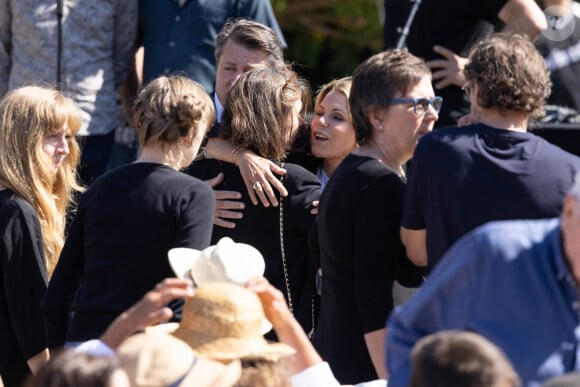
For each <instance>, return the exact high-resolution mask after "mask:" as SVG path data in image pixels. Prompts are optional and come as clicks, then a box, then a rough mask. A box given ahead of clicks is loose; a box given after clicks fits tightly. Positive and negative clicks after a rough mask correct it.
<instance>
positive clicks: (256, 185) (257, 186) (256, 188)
mask: <svg viewBox="0 0 580 387" xmlns="http://www.w3.org/2000/svg"><path fill="white" fill-rule="evenodd" d="M252 189H253V190H254V191H256V192H261V191H262V184H260V182H259V181H257V182H255V183H254V184H253V185H252Z"/></svg>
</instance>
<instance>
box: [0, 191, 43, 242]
mask: <svg viewBox="0 0 580 387" xmlns="http://www.w3.org/2000/svg"><path fill="white" fill-rule="evenodd" d="M23 224H28V225H29V227H33V228H35V227H36V228H39V227H40V223H39V221H38V216H37V215H36V211H34V208H33V207H32V205H31V204H30V203H28V201H26V200H24V199H23V198H21V197H20V196H18V195H17V194H15V193H14V192H13V191H12V190H10V189H5V190H2V191H0V229H2V230H3V231H5V230H6V228H7V227H9V226H10V225H12V226H13V227H17V228H18V227H22V225H23ZM39 232H40V231H39Z"/></svg>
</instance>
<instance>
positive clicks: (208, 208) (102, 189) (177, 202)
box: [45, 163, 215, 346]
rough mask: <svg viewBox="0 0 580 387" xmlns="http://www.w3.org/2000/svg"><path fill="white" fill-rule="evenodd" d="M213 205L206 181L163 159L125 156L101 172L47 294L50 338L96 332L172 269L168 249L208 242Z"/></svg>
mask: <svg viewBox="0 0 580 387" xmlns="http://www.w3.org/2000/svg"><path fill="white" fill-rule="evenodd" d="M214 208H215V197H214V193H213V190H212V189H211V187H209V185H207V184H206V183H204V182H202V181H200V180H198V179H195V178H192V177H191V176H188V175H187V174H185V173H182V172H178V171H176V170H174V169H172V168H170V167H167V166H164V165H160V164H153V163H134V164H128V165H124V166H121V167H119V168H117V169H114V170H112V171H110V172H108V173H107V174H105V175H104V176H102V177H100V178H99V179H97V180H96V181H95V182H94V183H93V184H92V185H91V187H90V188H89V189H88V190H87V191H86V192H85V193H84V194H83V196H82V198H81V200H80V203H79V209H78V213H77V216H76V217H75V219H74V221H73V223H72V224H71V227H70V233H69V236H68V238H67V240H66V243H65V246H64V249H63V252H62V254H61V257H60V260H59V262H58V265H57V267H56V270H55V273H54V275H53V277H52V279H51V281H50V284H49V288H48V292H47V295H46V298H45V309H46V310H45V312H46V317H47V321H48V328H49V339H50V343H51V346H55V345H62V344H63V341H64V340H65V333H66V340H67V341H85V340H88V339H93V338H97V337H99V336H100V335H101V334H102V333H103V331H104V330H105V329H106V328H107V326H108V325H109V324H110V323H111V322H112V321H113V319H115V317H116V316H117V315H118V314H119V313H121V312H122V311H124V310H125V309H127V308H128V307H130V306H131V305H133V304H134V303H135V302H136V301H138V300H139V299H140V298H141V297H142V296H143V295H144V294H145V293H146V292H147V291H149V290H151V289H152V288H153V287H154V286H155V285H156V284H157V283H158V282H159V281H161V280H162V279H164V278H167V277H174V276H175V275H174V274H173V272H172V270H171V268H170V266H169V262H168V260H167V251H168V250H169V249H171V248H173V247H190V248H194V249H198V250H201V249H204V248H206V247H208V246H209V242H210V236H211V228H212V224H213V215H214ZM79 285H80V286H79ZM77 289H78V294H77V295H76V298H75V300H74V302H73V305H72V311H73V317H72V320H71V321H70V323H69V324H68V332H67V312H68V308H67V305H68V304H69V302H70V301H71V300H72V299H73V297H74V295H75V292H76V291H77ZM179 317H180V316H177V318H179Z"/></svg>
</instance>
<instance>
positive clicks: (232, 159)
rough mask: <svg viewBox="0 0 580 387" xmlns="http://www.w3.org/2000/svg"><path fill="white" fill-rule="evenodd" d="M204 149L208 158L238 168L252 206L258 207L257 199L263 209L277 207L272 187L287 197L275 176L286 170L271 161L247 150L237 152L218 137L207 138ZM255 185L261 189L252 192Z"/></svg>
mask: <svg viewBox="0 0 580 387" xmlns="http://www.w3.org/2000/svg"><path fill="white" fill-rule="evenodd" d="M205 149H206V153H207V155H208V156H209V157H211V158H214V159H218V160H222V161H227V162H229V163H233V164H236V165H237V166H238V167H239V168H240V173H241V174H242V178H243V179H244V183H245V184H246V189H247V190H248V195H249V197H250V200H251V201H252V203H253V204H254V205H258V199H259V200H260V202H261V203H262V205H263V206H264V207H268V206H269V205H270V204H272V205H273V206H277V205H278V199H277V198H276V196H277V195H276V194H275V193H274V190H273V189H272V187H273V188H275V189H276V190H277V191H278V192H280V194H281V195H282V196H287V195H288V192H287V191H286V188H284V185H283V184H282V183H281V182H280V180H279V179H278V177H277V176H276V175H283V174H285V173H286V170H285V169H283V168H281V167H279V166H278V165H276V164H275V163H273V162H272V161H270V160H268V159H265V158H263V157H260V156H258V155H256V154H255V153H254V152H252V151H249V150H240V151H237V150H236V149H235V147H234V146H233V144H232V143H231V142H230V141H229V140H225V139H223V138H219V137H211V138H209V139H208V140H207V145H206V148H205ZM255 183H259V184H260V186H261V188H262V189H260V190H254V188H253V186H254V184H255Z"/></svg>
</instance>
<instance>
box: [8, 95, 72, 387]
mask: <svg viewBox="0 0 580 387" xmlns="http://www.w3.org/2000/svg"><path fill="white" fill-rule="evenodd" d="M80 125H81V117H80V111H79V109H78V108H77V107H76V106H75V105H74V103H73V102H72V101H71V100H69V99H68V98H66V97H64V96H63V95H62V94H61V93H60V92H58V91H56V90H53V89H48V88H43V87H37V86H28V87H23V88H20V89H15V90H13V91H11V92H10V93H8V94H7V95H6V96H5V97H4V98H3V99H2V100H1V101H0V233H1V234H2V238H0V259H1V266H0V272H1V274H0V284H1V285H0V375H1V377H2V380H3V381H4V383H5V385H6V386H20V384H21V383H22V381H23V378H24V377H25V376H26V375H27V374H28V373H30V371H32V372H36V370H37V369H38V368H39V367H40V365H42V364H43V363H44V362H45V361H46V360H48V349H47V348H48V346H47V339H46V334H45V329H44V324H43V317H42V313H41V299H42V297H43V296H44V294H45V292H46V286H47V283H48V279H49V278H50V276H51V274H52V272H53V270H54V267H55V265H56V262H57V260H58V257H59V254H60V252H61V249H62V246H63V244H64V227H65V222H66V212H67V209H68V208H69V206H70V204H71V203H72V199H73V191H74V190H77V191H80V190H81V187H80V186H79V184H78V183H77V180H76V168H77V166H78V163H79V147H78V144H77V143H76V141H75V135H76V133H77V132H78V130H79V128H80Z"/></svg>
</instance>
